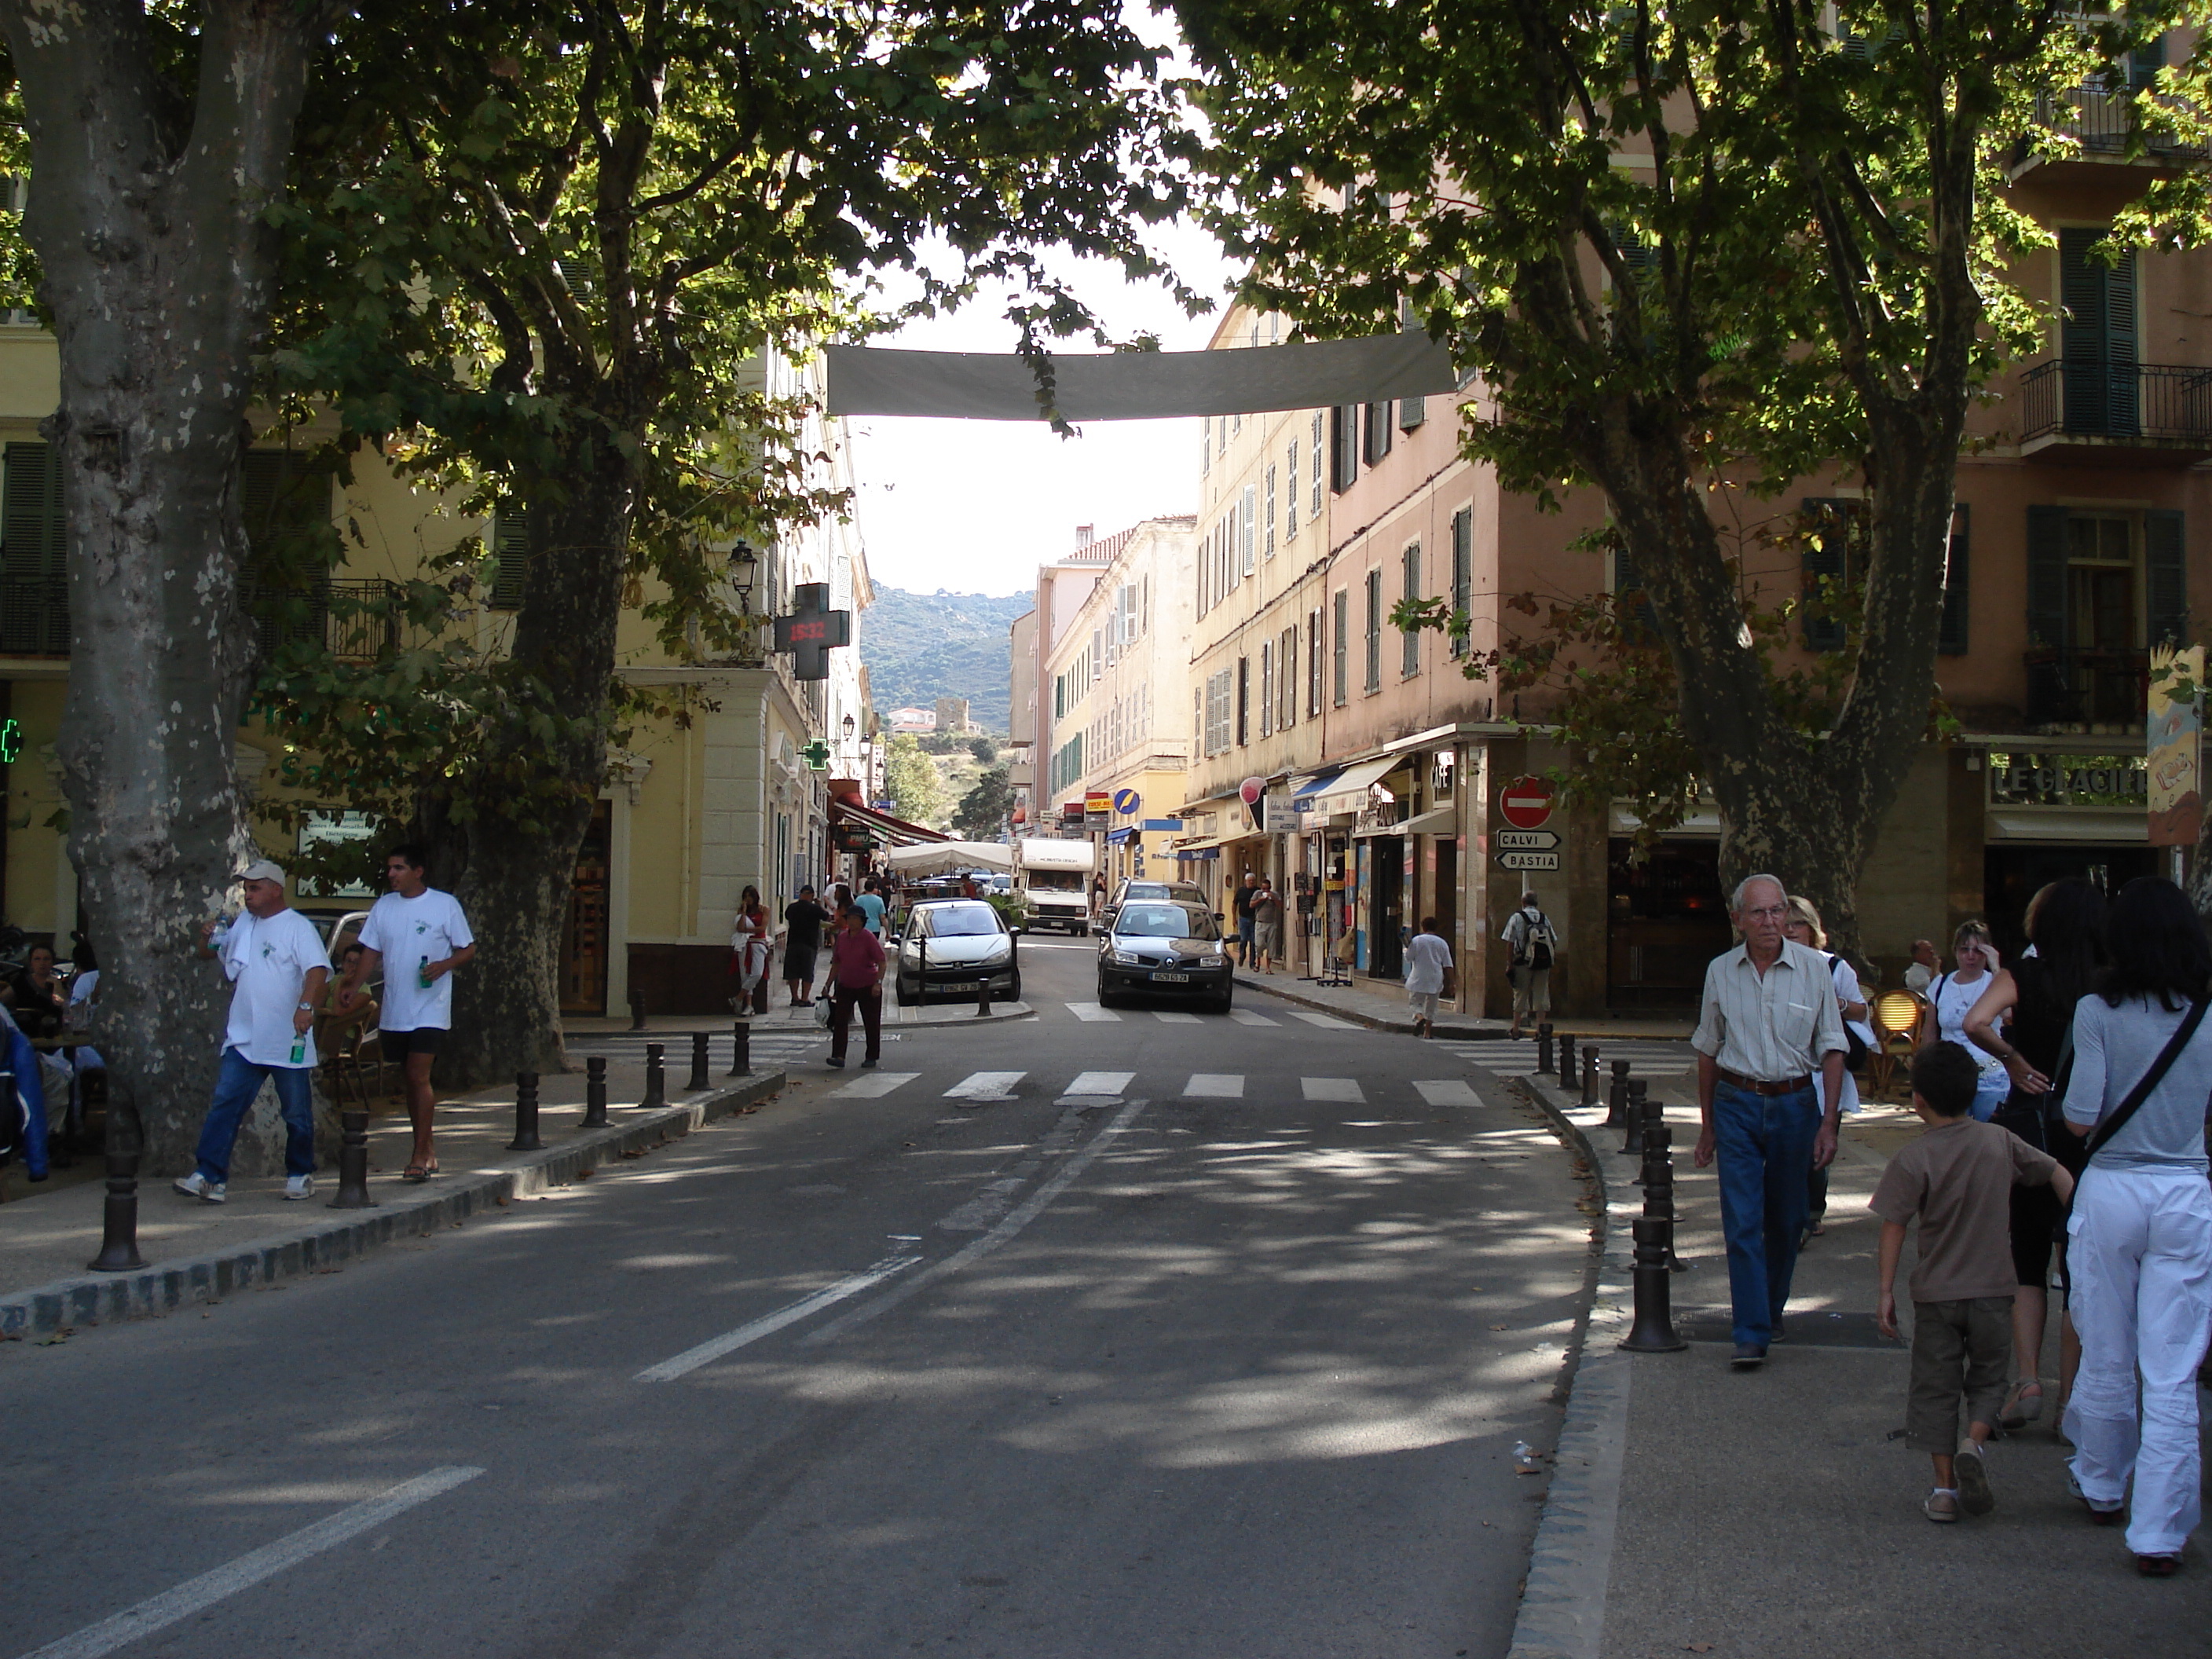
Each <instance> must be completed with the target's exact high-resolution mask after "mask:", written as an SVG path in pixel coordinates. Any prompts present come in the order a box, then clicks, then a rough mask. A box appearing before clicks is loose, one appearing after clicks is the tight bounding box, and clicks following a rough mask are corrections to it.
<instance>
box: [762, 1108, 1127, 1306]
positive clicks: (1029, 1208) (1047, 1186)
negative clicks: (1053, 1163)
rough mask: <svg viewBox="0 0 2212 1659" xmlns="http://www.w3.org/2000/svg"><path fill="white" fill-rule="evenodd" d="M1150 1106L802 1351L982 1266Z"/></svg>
mask: <svg viewBox="0 0 2212 1659" xmlns="http://www.w3.org/2000/svg"><path fill="white" fill-rule="evenodd" d="M1148 1104H1149V1102H1146V1101H1143V1100H1133V1101H1131V1102H1130V1103H1128V1104H1127V1105H1126V1106H1124V1107H1123V1108H1122V1109H1121V1110H1120V1111H1118V1112H1116V1113H1115V1115H1114V1116H1113V1119H1112V1121H1109V1123H1108V1124H1107V1125H1106V1127H1104V1128H1103V1129H1101V1130H1100V1131H1099V1132H1098V1133H1097V1134H1095V1135H1093V1136H1091V1139H1089V1140H1088V1141H1086V1142H1085V1144H1084V1146H1083V1147H1082V1149H1081V1150H1080V1151H1079V1152H1076V1153H1075V1155H1074V1156H1073V1157H1072V1158H1069V1159H1068V1160H1067V1162H1066V1163H1065V1164H1061V1165H1060V1168H1059V1169H1058V1170H1055V1171H1054V1173H1053V1176H1052V1178H1051V1179H1050V1180H1048V1181H1047V1182H1044V1184H1043V1185H1042V1186H1040V1187H1039V1188H1037V1189H1036V1191H1035V1192H1033V1193H1031V1194H1030V1195H1029V1196H1028V1197H1027V1198H1026V1199H1024V1200H1022V1203H1021V1206H1020V1207H1019V1208H1018V1209H1017V1210H1015V1211H1014V1212H1013V1213H1012V1215H1010V1216H1008V1217H1007V1218H1006V1219H1005V1220H1004V1221H1001V1222H1000V1223H999V1225H997V1226H995V1227H994V1228H992V1229H991V1231H989V1232H987V1233H985V1234H984V1235H983V1236H982V1237H981V1238H979V1239H976V1240H975V1242H974V1243H969V1244H963V1245H962V1246H961V1247H960V1248H959V1249H957V1250H955V1251H954V1252H953V1253H952V1254H951V1255H948V1256H946V1257H945V1260H944V1261H939V1262H938V1263H936V1264H935V1265H934V1266H933V1267H925V1268H924V1269H922V1271H921V1272H920V1273H916V1274H915V1276H914V1277H913V1278H912V1279H908V1280H906V1281H905V1282H904V1283H902V1284H899V1285H893V1286H892V1287H891V1288H890V1290H888V1291H884V1294H883V1295H881V1296H879V1297H876V1298H875V1300H873V1301H872V1302H864V1303H862V1304H860V1306H859V1307H857V1308H855V1309H854V1310H852V1311H851V1312H850V1313H848V1314H841V1315H840V1316H838V1317H836V1319H833V1320H831V1321H830V1322H829V1323H828V1324H827V1325H824V1326H823V1328H821V1329H820V1330H818V1331H810V1332H808V1333H807V1334H806V1335H805V1337H803V1338H801V1339H800V1343H801V1346H805V1347H810V1348H816V1347H820V1346H822V1345H823V1344H824V1343H828V1342H834V1341H836V1340H837V1339H838V1338H839V1337H841V1336H842V1335H844V1334H845V1333H846V1332H847V1331H849V1330H852V1329H854V1328H856V1327H858V1326H861V1325H865V1324H866V1323H867V1322H869V1321H870V1320H872V1319H873V1318H875V1317H876V1316H878V1314H885V1313H889V1312H890V1310H892V1309H893V1308H896V1306H898V1304H900V1303H902V1302H903V1301H905V1300H906V1299H907V1297H910V1296H913V1295H914V1294H915V1293H916V1292H917V1291H921V1289H922V1288H923V1287H924V1286H926V1285H934V1284H935V1283H937V1281H938V1280H939V1279H949V1278H951V1276H952V1275H953V1274H954V1273H958V1272H959V1271H960V1270H961V1269H962V1268H963V1267H967V1266H968V1265H969V1263H970V1262H973V1261H980V1260H981V1259H982V1258H983V1257H984V1256H987V1255H989V1254H990V1253H991V1252H992V1251H994V1250H995V1249H998V1248H999V1246H1000V1245H1001V1244H1004V1243H1006V1242H1007V1241H1008V1240H1010V1239H1012V1237H1014V1236H1015V1235H1016V1234H1018V1233H1019V1232H1020V1231H1022V1229H1023V1228H1024V1227H1026V1226H1028V1225H1030V1222H1032V1221H1034V1220H1036V1218H1038V1217H1039V1216H1040V1215H1042V1214H1043V1213H1044V1211H1045V1206H1047V1205H1048V1204H1050V1203H1051V1202H1052V1201H1053V1200H1054V1199H1055V1198H1058V1197H1059V1196H1060V1194H1062V1193H1064V1192H1066V1190H1067V1188H1068V1186H1069V1184H1070V1183H1071V1182H1074V1181H1075V1180H1076V1179H1077V1178H1078V1177H1079V1176H1081V1175H1082V1174H1083V1172H1084V1171H1085V1170H1087V1169H1089V1168H1090V1167H1091V1160H1092V1159H1093V1158H1097V1156H1098V1154H1099V1153H1101V1152H1104V1151H1105V1150H1106V1147H1107V1145H1108V1143H1109V1142H1110V1141H1112V1139H1114V1137H1115V1136H1116V1135H1118V1134H1120V1133H1121V1132H1122V1131H1123V1130H1124V1129H1126V1128H1127V1127H1129V1126H1130V1125H1131V1124H1132V1123H1133V1122H1135V1121H1137V1114H1138V1113H1139V1112H1141V1111H1143V1110H1144V1109H1145V1108H1146V1105H1148Z"/></svg>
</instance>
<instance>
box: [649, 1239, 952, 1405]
mask: <svg viewBox="0 0 2212 1659" xmlns="http://www.w3.org/2000/svg"><path fill="white" fill-rule="evenodd" d="M917 1261H921V1257H920V1256H918V1255H910V1254H907V1253H904V1252H902V1253H901V1254H899V1255H887V1256H885V1257H884V1259H883V1260H882V1261H878V1262H877V1263H876V1264H875V1265H874V1266H872V1267H864V1268H862V1269H861V1270H860V1272H859V1273H854V1274H852V1275H850V1276H849V1277H848V1278H844V1279H839V1280H838V1281H837V1282H836V1284H835V1285H824V1286H823V1288H822V1289H820V1290H818V1291H815V1292H814V1294H813V1295H811V1296H808V1297H800V1298H799V1300H798V1301H796V1302H794V1303H793V1304H791V1305H790V1306H788V1307H785V1308H778V1309H777V1310H775V1312H774V1313H772V1314H763V1315H762V1316H761V1317H760V1318H758V1319H756V1320H754V1321H753V1322H752V1323H750V1325H740V1326H738V1328H737V1329H735V1330H734V1331H732V1332H730V1333H728V1334H726V1335H723V1336H718V1337H716V1338H714V1340H712V1341H711V1342H702V1343H701V1344H700V1345H699V1346H697V1347H696V1348H686V1349H684V1352H682V1353H679V1354H678V1355H677V1356H676V1358H673V1359H664V1360H662V1361H661V1362H660V1363H659V1364H658V1365H651V1366H648V1367H647V1368H646V1369H645V1370H641V1371H640V1372H639V1373H638V1374H637V1376H636V1378H635V1380H636V1381H637V1382H640V1383H673V1382H674V1381H675V1380H676V1379H677V1378H678V1377H679V1376H684V1375H685V1374H686V1373H687V1372H690V1371H696V1370H698V1369H699V1367H700V1366H702V1365H704V1364H709V1363H710V1362H712V1361H714V1360H717V1359H720V1358H721V1357H722V1356H723V1355H724V1354H726V1353H735V1352H737V1351H738V1349H739V1348H742V1347H744V1346H746V1345H747V1344H748V1343H752V1342H757V1341H759V1340H761V1338H763V1337H764V1336H774V1335H775V1334H776V1333H777V1332H778V1331H780V1330H781V1329H782V1328H784V1327H785V1326H787V1325H795V1324H797V1323H798V1322H799V1321H800V1320H802V1319H804V1318H805V1317H806V1316H808V1315H809V1314H811V1313H815V1312H817V1311H818V1310H821V1309H823V1308H827V1307H829V1306H830V1305H831V1304H833V1303H838V1302H842V1301H843V1300H844V1299H845V1298H846V1297H848V1296H858V1295H859V1294H860V1292H861V1291H865V1290H866V1289H867V1288H868V1287H869V1286H870V1285H878V1284H880V1283H882V1282H883V1281H884V1279H889V1278H890V1276H891V1275H892V1274H893V1273H904V1272H905V1271H906V1270H907V1269H908V1267H913V1266H914V1265H915V1263H916V1262H917Z"/></svg>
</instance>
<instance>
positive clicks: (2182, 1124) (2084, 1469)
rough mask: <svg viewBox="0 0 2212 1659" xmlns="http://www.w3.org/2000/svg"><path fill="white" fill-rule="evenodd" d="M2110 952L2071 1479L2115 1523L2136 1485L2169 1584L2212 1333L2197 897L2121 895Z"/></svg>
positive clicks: (2085, 1007)
mask: <svg viewBox="0 0 2212 1659" xmlns="http://www.w3.org/2000/svg"><path fill="white" fill-rule="evenodd" d="M2105 948H2106V951H2107V952H2108V953H2109V954H2110V956H2111V957H2112V966H2111V968H2110V969H2107V970H2106V974H2105V975H2104V977H2103V980H2102V981H2101V982H2100V984H2099V986H2098V987H2097V994H2096V995H2094V996H2090V997H2084V998H2082V1000H2081V1006H2079V1007H2078V1008H2077V1009H2076V1010H2075V1016H2074V1073H2073V1077H2072V1079H2071V1080H2070V1081H2069V1084H2068V1086H2067V1089H2066V1097H2065V1100H2066V1103H2065V1109H2064V1112H2065V1122H2066V1127H2067V1129H2068V1130H2069V1131H2070V1132H2071V1133H2073V1134H2075V1135H2077V1136H2079V1137H2081V1140H2082V1143H2083V1145H2084V1146H2085V1147H2086V1149H2087V1153H2088V1162H2087V1166H2086V1168H2085V1169H2084V1170H2083V1171H2082V1175H2081V1186H2080V1188H2078V1189H2077V1190H2076V1192H2075V1195H2074V1212H2073V1214H2072V1216H2071V1217H2070V1218H2069V1220H2068V1222H2067V1231H2068V1234H2069V1251H2068V1263H2069V1272H2070V1273H2071V1275H2072V1282H2073V1298H2072V1303H2073V1310H2074V1322H2075V1325H2076V1326H2077V1327H2078V1328H2080V1330H2081V1376H2080V1377H2079V1379H2078V1380H2077V1381H2076V1383H2075V1388H2074V1393H2073V1395H2072V1397H2071V1398H2069V1400H2068V1401H2067V1402H2066V1432H2067V1435H2068V1437H2069V1438H2070V1439H2071V1440H2072V1441H2073V1443H2074V1455H2073V1458H2072V1460H2071V1467H2072V1479H2071V1480H2070V1482H2069V1486H2070V1489H2071V1490H2072V1491H2073V1492H2074V1493H2075V1495H2076V1496H2077V1497H2079V1498H2081V1501H2082V1502H2083V1503H2084V1504H2087V1506H2088V1509H2089V1511H2090V1514H2091V1515H2092V1516H2093V1517H2094V1518H2095V1519H2096V1520H2098V1521H2099V1522H2105V1523H2107V1524H2109V1523H2111V1522H2117V1521H2118V1519H2119V1516H2120V1512H2121V1506H2122V1505H2123V1504H2128V1503H2129V1486H2130V1480H2132V1483H2133V1486H2134V1498H2133V1503H2132V1504H2131V1506H2130V1512H2129V1516H2128V1534H2127V1540H2128V1547H2129V1549H2130V1550H2131V1551H2133V1552H2134V1553H2135V1558H2136V1571H2138V1572H2140V1573H2142V1575H2143V1576H2144V1577H2148V1578H2166V1577H2172V1575H2173V1574H2174V1573H2175V1572H2177V1571H2179V1570H2180V1566H2181V1550H2182V1546H2183V1545H2184V1544H2185V1543H2186V1542H2187V1541H2188V1539H2189V1534H2191V1532H2193V1531H2194V1530H2196V1527H2197V1522H2198V1520H2199V1519H2200V1518H2202V1512H2203V1493H2202V1492H2201V1490H2200V1488H2201V1486H2202V1481H2203V1468H2202V1463H2203V1457H2202V1454H2201V1451H2200V1449H2199V1447H2198V1443H2197V1362H2198V1361H2199V1360H2201V1359H2202V1358H2203V1357H2204V1346H2205V1334H2206V1330H2207V1326H2208V1322H2212V1188H2207V1186H2206V1184H2205V1155H2204V1109H2205V1103H2206V1101H2207V1100H2208V1099H2212V1024H2207V1023H2206V1021H2205V1018H2204V1017H2205V1013H2206V1012H2207V1010H2208V1008H2212V944H2208V942H2207V941H2206V939H2205V936H2204V924H2203V921H2200V920H2199V919H2198V917H2197V912H2196V910H2195V908H2193V907H2192V906H2191V904H2190V902H2189V899H2188V896H2187V895H2185V893H2183V892H2182V890H2180V889H2179V887H2177V886H2175V885H2174V884H2172V882H2170V881H2166V880H2164V879H2163V878H2160V877H2157V876H2140V877H2138V878H2136V879H2135V880H2133V881H2131V882H2130V883H2129V884H2127V885H2126V886H2125V887H2123V888H2122V889H2121V890H2120V894H2119V896H2118V898H2117V899H2115V900H2113V902H2112V912H2111V915H2110V917H2109V918H2108V921H2107V924H2106V932H2105ZM2138 1391H2140V1400H2141V1404H2140V1407H2138V1403H2137V1401H2138Z"/></svg>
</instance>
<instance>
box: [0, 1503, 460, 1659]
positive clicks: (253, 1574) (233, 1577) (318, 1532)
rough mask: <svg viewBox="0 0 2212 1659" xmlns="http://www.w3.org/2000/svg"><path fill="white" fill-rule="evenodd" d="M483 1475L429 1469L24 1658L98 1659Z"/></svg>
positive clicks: (50, 1643)
mask: <svg viewBox="0 0 2212 1659" xmlns="http://www.w3.org/2000/svg"><path fill="white" fill-rule="evenodd" d="M480 1474H483V1470H482V1469H475V1468H466V1467H465V1466H462V1465H459V1464H449V1465H447V1466H446V1467H445V1468H435V1469H432V1470H431V1471H430V1472H429V1473H428V1474H418V1475H416V1477H415V1479H413V1480H409V1481H405V1482H404V1483H402V1484H401V1485H399V1486H394V1487H392V1490H391V1491H389V1492H385V1493H383V1494H382V1495H381V1496H380V1497H376V1498H366V1499H364V1500H362V1502H361V1503H358V1504H355V1505H354V1506H353V1507H352V1508H351V1509H344V1510H339V1511H338V1512H337V1514H336V1515H332V1516H325V1518H324V1519H322V1520H320V1521H318V1522H315V1523H314V1525H313V1526H311V1527H302V1528H300V1530H299V1531H297V1532H295V1533H293V1534H290V1535H289V1536H288V1537H283V1538H280V1539H278V1540H277V1541H276V1542H275V1543H273V1544H264V1545H263V1546H262V1547H260V1548H259V1549H258V1550H249V1551H248V1552H247V1553H246V1554H244V1555H241V1556H240V1557H239V1558H238V1559H236V1560H235V1561H233V1562H231V1563H230V1564H229V1565H228V1566H221V1567H217V1568H216V1569H215V1571H212V1572H204V1573H202V1574H201V1575H200V1576H199V1577H197V1578H187V1579H186V1580H185V1582H184V1583H181V1584H179V1585H178V1586H177V1587H176V1588H175V1589H172V1590H164V1591H163V1592H162V1593H161V1595H156V1596H154V1597H152V1598H150V1599H149V1600H147V1601H141V1602H140V1603H139V1604H138V1605H137V1607H125V1609H124V1610H123V1611H122V1612H121V1613H116V1614H114V1615H113V1616H112V1617H110V1618H106V1619H103V1620H100V1622H99V1623H98V1624H96V1625H88V1626H86V1627H85V1628H84V1629H82V1630H81V1631H79V1632H76V1635H74V1636H64V1637H63V1638H62V1639H61V1640H60V1641H58V1642H49V1643H48V1644H46V1646H44V1647H42V1648H40V1649H39V1650H37V1651H36V1652H35V1653H32V1654H29V1655H27V1656H26V1659H99V1656H100V1655H101V1654H104V1653H112V1652H114V1651H115V1650H116V1649H118V1648H119V1647H124V1646H125V1645H127V1644H130V1643H132V1642H136V1641H137V1640H138V1639H140V1638H142V1637H146V1636H151V1635H152V1634H153V1633H154V1632H155V1631H157V1630H162V1629H166V1628H167V1626H171V1625H173V1624H175V1623H176V1622H177V1621H178V1620H180V1619H189V1618H191V1616H192V1615H193V1614H194V1613H197V1612H199V1611H200V1610H201V1609H202V1608H203V1607H213V1606H214V1605H215V1604H216V1602H217V1601H222V1600H223V1599H224V1598H225V1597H226V1596H231V1595H237V1594H238V1592H239V1591H240V1590H242V1589H251V1588H252V1586H254V1585H256V1584H258V1583H261V1582H262V1580H264V1579H265V1578H273V1577H276V1575H277V1574H278V1573H280V1572H282V1571H284V1569H285V1568H287V1567H291V1566H296V1565H299V1564H300V1563H301V1562H302V1561H304V1560H306V1559H307V1558H308V1557H309V1556H313V1555H319V1554H321V1553H323V1552H324V1551H325V1550H326V1549H329V1548H331V1547H332V1546H333V1545H337V1544H343V1543H344V1542H345V1541H346V1540H347V1539H349V1538H355V1537H358V1536H359V1535H360V1534H362V1533H365V1532H367V1531H368V1529H369V1528H372V1527H376V1526H381V1525H382V1524H383V1523H384V1522H386V1521H389V1520H391V1519H392V1517H393V1516H397V1515H400V1514H403V1513H404V1512H405V1511H406V1510H411V1509H413V1508H414V1507H415V1506H416V1504H426V1503H428V1502H429V1500H430V1499H432V1498H435V1497H438V1496H439V1495H440V1494H441V1493H443V1492H451V1491H452V1490H453V1488H454V1487H456V1486H460V1485H461V1484H462V1483H463V1482H465V1481H469V1480H475V1479H476V1478H477V1476H478V1475H480Z"/></svg>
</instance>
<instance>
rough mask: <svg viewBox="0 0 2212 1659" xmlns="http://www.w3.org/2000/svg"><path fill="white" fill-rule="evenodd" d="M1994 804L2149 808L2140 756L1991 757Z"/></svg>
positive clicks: (2147, 776) (2145, 771)
mask: <svg viewBox="0 0 2212 1659" xmlns="http://www.w3.org/2000/svg"><path fill="white" fill-rule="evenodd" d="M1990 805H1992V806H2139V807H2142V808H2143V809H2144V810H2145V811H2148V810H2149V806H2150V773H2149V770H2148V768H2147V767H2146V766H2145V765H2144V764H2143V757H2142V756H2140V755H2029V754H2009V755H2008V754H2002V753H1995V752H1993V753H1991V755H1990Z"/></svg>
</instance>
